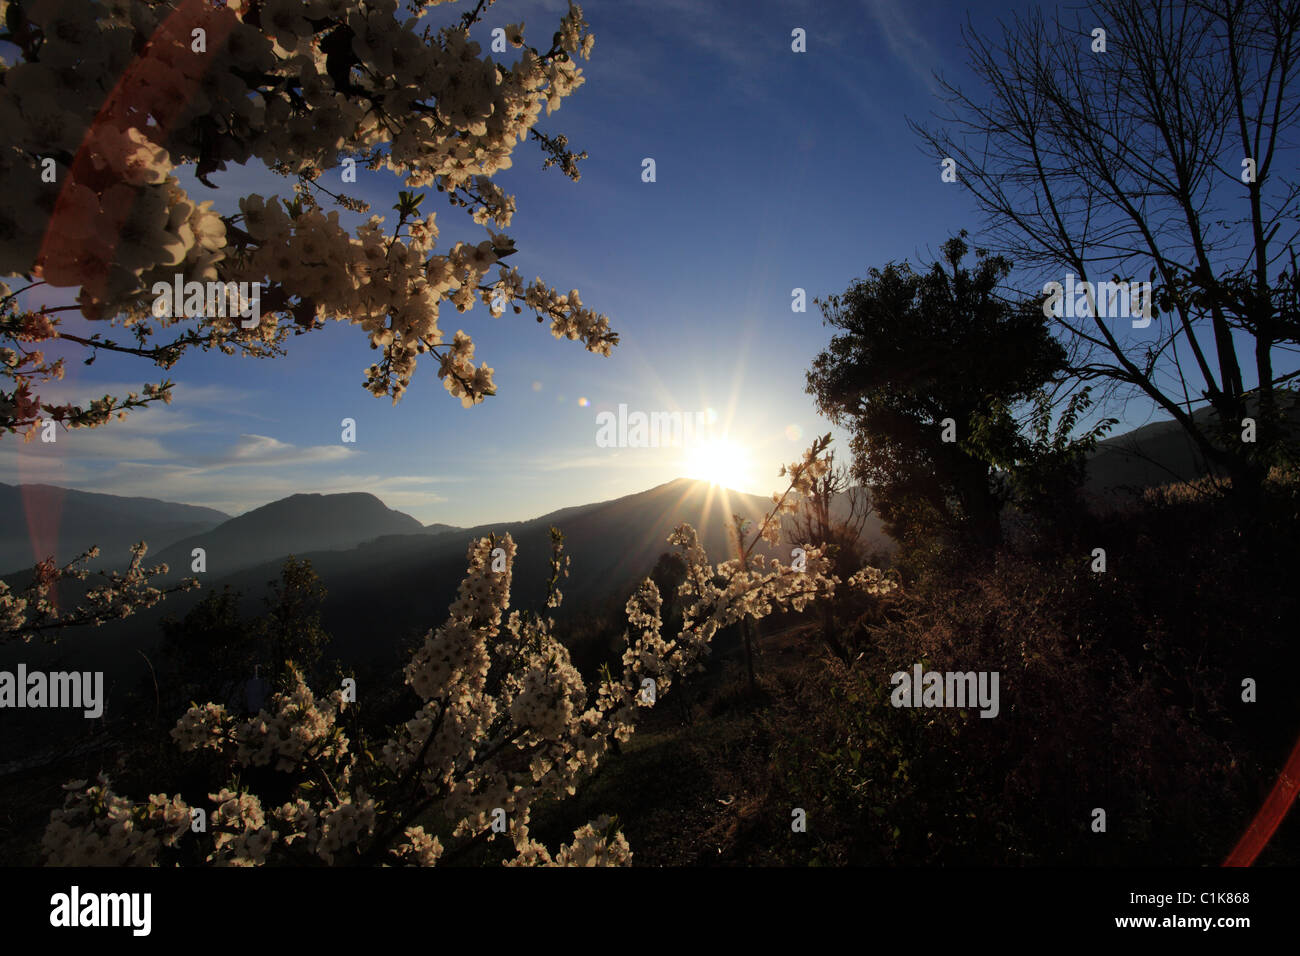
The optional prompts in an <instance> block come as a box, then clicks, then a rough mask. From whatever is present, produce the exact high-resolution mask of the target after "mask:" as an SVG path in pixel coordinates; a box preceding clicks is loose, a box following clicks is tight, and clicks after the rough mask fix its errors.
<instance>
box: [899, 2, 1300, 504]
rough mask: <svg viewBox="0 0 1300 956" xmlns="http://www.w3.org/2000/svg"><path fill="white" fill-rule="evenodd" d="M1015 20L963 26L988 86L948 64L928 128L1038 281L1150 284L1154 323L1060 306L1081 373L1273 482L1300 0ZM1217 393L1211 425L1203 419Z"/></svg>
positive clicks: (1254, 479) (1286, 323)
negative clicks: (938, 111) (988, 32)
mask: <svg viewBox="0 0 1300 956" xmlns="http://www.w3.org/2000/svg"><path fill="white" fill-rule="evenodd" d="M1001 27H1002V33H1001V36H1000V37H999V38H997V39H996V40H993V41H989V40H985V39H982V38H980V37H978V36H976V35H974V33H973V31H971V30H967V31H966V32H965V38H966V46H967V50H968V52H969V54H970V56H971V65H972V67H973V69H974V71H975V73H976V74H977V76H979V77H980V79H981V80H982V81H984V83H986V84H987V87H988V93H989V94H990V98H989V99H988V100H987V101H985V102H981V101H978V100H977V99H976V98H975V97H973V96H971V95H968V94H966V93H964V92H962V91H961V90H960V89H959V88H958V87H957V86H955V85H953V84H950V83H948V82H946V81H944V80H943V79H942V78H939V82H940V84H941V86H942V88H943V91H944V93H943V99H944V101H945V102H946V104H947V105H948V107H949V108H950V112H948V113H947V114H946V115H944V116H942V117H940V120H941V124H940V126H939V128H929V127H926V126H924V125H920V124H913V128H914V129H915V130H916V131H917V132H919V133H920V135H921V136H922V138H923V139H924V140H925V142H926V144H927V147H928V148H929V149H930V150H932V151H933V152H934V153H935V154H936V156H937V157H939V158H941V159H943V158H950V159H952V160H954V161H955V163H956V167H955V169H956V172H957V177H958V180H959V181H960V182H961V183H962V184H963V185H964V186H965V187H966V188H967V189H969V190H970V191H971V192H972V193H973V194H974V196H975V197H976V199H977V201H978V202H979V204H980V206H981V208H982V209H983V211H984V212H985V213H986V214H987V217H988V220H989V223H988V224H989V227H990V230H991V231H990V239H991V245H993V246H994V248H996V249H998V251H999V252H1002V253H1003V254H1005V255H1007V256H1009V257H1010V258H1012V259H1013V260H1014V261H1015V262H1016V263H1017V265H1018V266H1019V267H1021V268H1022V269H1026V270H1029V271H1030V272H1031V273H1035V275H1034V278H1036V279H1038V280H1042V279H1052V280H1056V281H1061V279H1062V278H1063V277H1062V272H1063V271H1065V270H1067V269H1068V270H1070V271H1071V272H1073V273H1074V274H1075V275H1076V276H1077V277H1078V280H1079V282H1080V283H1084V282H1087V283H1093V285H1091V286H1085V287H1084V288H1087V289H1093V288H1096V284H1097V283H1106V282H1118V281H1124V280H1129V279H1132V280H1137V281H1142V280H1145V281H1147V282H1151V283H1152V284H1153V291H1154V292H1155V295H1154V300H1155V304H1156V306H1158V308H1154V309H1153V310H1152V311H1153V313H1155V314H1154V316H1153V321H1152V322H1151V323H1150V324H1149V326H1147V327H1143V326H1142V320H1139V321H1135V322H1133V323H1132V326H1133V327H1132V328H1130V327H1129V326H1130V322H1129V318H1130V317H1129V316H1125V317H1124V318H1123V319H1120V320H1119V321H1116V320H1115V319H1114V317H1113V316H1112V317H1110V318H1108V317H1106V313H1107V312H1108V311H1109V310H1106V309H1103V308H1096V307H1093V308H1091V309H1085V310H1084V311H1085V313H1086V312H1089V311H1090V312H1091V313H1092V314H1091V315H1087V314H1085V315H1084V316H1083V317H1078V316H1077V314H1071V313H1072V312H1074V310H1072V309H1061V310H1060V311H1061V313H1062V314H1061V315H1060V316H1056V317H1055V321H1056V323H1057V325H1058V327H1059V328H1058V332H1059V334H1060V336H1061V338H1062V340H1063V341H1064V342H1065V343H1066V344H1067V346H1068V347H1069V348H1070V350H1071V356H1072V368H1071V371H1072V372H1073V374H1074V375H1075V376H1076V377H1077V379H1078V380H1080V381H1082V382H1100V384H1101V385H1102V386H1103V388H1102V394H1103V395H1106V396H1109V397H1111V398H1116V397H1129V396H1132V395H1134V394H1136V393H1138V392H1140V393H1142V394H1145V395H1146V396H1148V397H1149V398H1150V399H1151V400H1152V401H1154V402H1155V403H1157V404H1158V405H1159V406H1160V407H1161V408H1163V409H1164V410H1165V411H1166V412H1168V413H1169V414H1170V415H1171V416H1172V417H1173V418H1174V419H1175V420H1177V421H1178V422H1179V423H1180V424H1181V425H1182V426H1183V427H1184V428H1185V429H1186V430H1187V431H1188V433H1189V435H1190V436H1191V438H1192V440H1193V441H1195V443H1196V444H1197V447H1198V448H1199V450H1200V451H1201V452H1202V454H1204V455H1205V457H1206V459H1207V460H1208V461H1210V462H1212V463H1214V464H1216V465H1218V466H1220V467H1222V468H1223V470H1224V471H1226V472H1227V474H1229V475H1230V476H1231V477H1232V478H1233V479H1234V482H1235V483H1238V485H1239V487H1246V488H1253V487H1257V485H1258V482H1259V481H1261V480H1262V477H1263V475H1264V473H1265V471H1266V468H1267V463H1268V456H1269V454H1270V452H1271V451H1272V450H1274V449H1276V447H1277V446H1278V444H1279V443H1280V442H1282V441H1283V440H1285V437H1286V435H1285V431H1284V430H1283V425H1282V416H1281V414H1280V410H1279V408H1278V405H1279V404H1280V402H1279V398H1280V396H1279V394H1278V393H1277V391H1276V389H1277V386H1279V385H1281V384H1282V383H1284V382H1286V381H1288V380H1290V379H1293V378H1295V377H1297V376H1298V375H1300V372H1291V373H1290V374H1283V375H1279V374H1278V373H1277V372H1276V371H1275V365H1274V363H1275V358H1277V355H1278V353H1279V352H1287V353H1294V352H1295V351H1296V348H1295V347H1296V346H1297V344H1300V336H1297V323H1296V316H1295V302H1294V297H1295V293H1294V290H1295V288H1296V282H1297V274H1296V248H1297V235H1298V234H1300V225H1298V224H1300V184H1298V183H1297V176H1296V171H1297V170H1298V169H1300V163H1298V162H1297V157H1296V152H1295V151H1296V149H1297V147H1298V146H1300V143H1297V135H1296V134H1297V133H1300V124H1298V123H1297V116H1298V115H1300V96H1298V95H1297V81H1298V77H1297V70H1298V68H1300V0H1181V2H1173V0H1096V2H1093V3H1090V4H1088V5H1087V6H1085V7H1084V9H1083V10H1082V11H1080V12H1079V13H1078V14H1077V17H1076V19H1075V20H1074V22H1073V23H1069V22H1067V21H1066V20H1065V19H1064V18H1063V17H1061V16H1059V15H1058V16H1057V17H1055V18H1053V19H1051V20H1050V21H1049V20H1048V19H1046V18H1045V17H1044V16H1043V15H1042V14H1041V13H1039V12H1033V13H1029V14H1027V15H1025V16H1017V17H1016V18H1015V19H1013V20H1012V21H1011V22H1010V23H1009V24H1002V25H1001ZM1102 31H1104V32H1102ZM1288 270H1289V273H1288ZM1090 301H1091V300H1090ZM1094 305H1095V303H1094ZM1098 313H1101V314H1100V315H1099V314H1098ZM1138 329H1141V331H1138ZM1251 379H1253V385H1252V384H1251V383H1250V380H1251ZM1205 402H1208V403H1209V405H1210V406H1211V407H1212V408H1213V409H1214V411H1215V412H1216V413H1217V415H1216V416H1213V417H1215V418H1217V424H1215V425H1212V426H1207V425H1205V424H1204V423H1203V422H1201V421H1198V420H1194V419H1193V417H1192V412H1193V411H1194V410H1195V406H1197V405H1198V404H1202V403H1205ZM1252 414H1254V415H1256V416H1258V419H1259V421H1258V426H1259V427H1258V435H1257V443H1256V444H1254V445H1248V444H1246V443H1244V442H1243V441H1241V434H1240V431H1239V429H1240V427H1241V420H1242V419H1243V418H1245V417H1247V416H1249V415H1252ZM1234 433H1235V437H1234Z"/></svg>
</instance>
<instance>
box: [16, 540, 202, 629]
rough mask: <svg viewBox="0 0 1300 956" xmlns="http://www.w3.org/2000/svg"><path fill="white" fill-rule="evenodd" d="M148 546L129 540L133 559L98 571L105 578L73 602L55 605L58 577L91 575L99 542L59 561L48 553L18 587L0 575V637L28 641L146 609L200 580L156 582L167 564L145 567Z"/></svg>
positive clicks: (197, 584) (185, 589) (77, 577)
mask: <svg viewBox="0 0 1300 956" xmlns="http://www.w3.org/2000/svg"><path fill="white" fill-rule="evenodd" d="M147 551H148V547H147V546H146V545H145V543H144V542H143V541H141V542H139V543H138V544H135V545H133V546H132V548H131V563H130V564H129V565H128V566H127V568H126V570H125V571H99V572H97V573H98V574H99V576H100V577H101V578H103V583H102V584H97V585H95V586H94V587H92V588H90V589H88V590H87V591H86V593H85V595H84V596H83V597H82V599H81V602H80V603H79V604H77V605H76V606H75V607H72V608H64V609H60V608H59V606H58V604H57V602H56V601H54V600H52V597H53V596H54V594H55V590H56V588H57V586H58V584H59V582H61V581H84V580H86V578H87V577H89V575H90V571H89V570H87V568H86V563H87V562H89V561H92V560H94V559H95V558H96V557H98V556H99V549H98V548H91V549H90V550H88V551H86V552H84V553H82V554H80V555H78V556H77V557H76V558H74V559H73V560H72V561H70V562H68V563H67V564H66V565H63V566H59V565H57V564H55V562H54V560H53V559H52V558H50V559H47V560H45V561H42V562H40V563H39V564H37V565H36V567H35V568H34V569H33V574H32V580H31V582H30V583H29V584H28V585H27V586H26V588H24V589H23V591H21V592H18V591H15V590H13V589H12V588H10V586H9V585H8V584H6V583H5V582H4V581H0V641H5V640H20V641H24V642H30V641H31V639H32V638H33V637H35V636H37V635H39V634H42V633H47V632H53V631H60V630H63V629H65V628H69V627H84V626H90V627H98V626H100V625H102V624H105V623H107V622H108V621H117V620H121V619H123V618H126V617H130V616H131V615H132V614H134V613H136V612H137V611H142V610H147V609H148V608H151V607H153V606H154V605H155V604H157V603H159V602H160V601H162V600H163V599H164V598H165V597H166V596H167V595H168V594H171V593H173V592H175V591H189V590H193V589H194V588H197V587H198V586H199V582H198V579H197V578H186V579H184V580H182V581H180V582H179V583H177V584H175V585H172V586H171V587H168V588H159V587H155V586H154V585H153V584H151V583H150V581H151V580H153V579H154V578H156V577H160V576H162V575H165V574H167V570H168V569H167V565H165V564H160V565H157V566H156V567H152V568H146V567H145V566H144V564H143V562H144V556H145V554H146V552H147Z"/></svg>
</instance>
